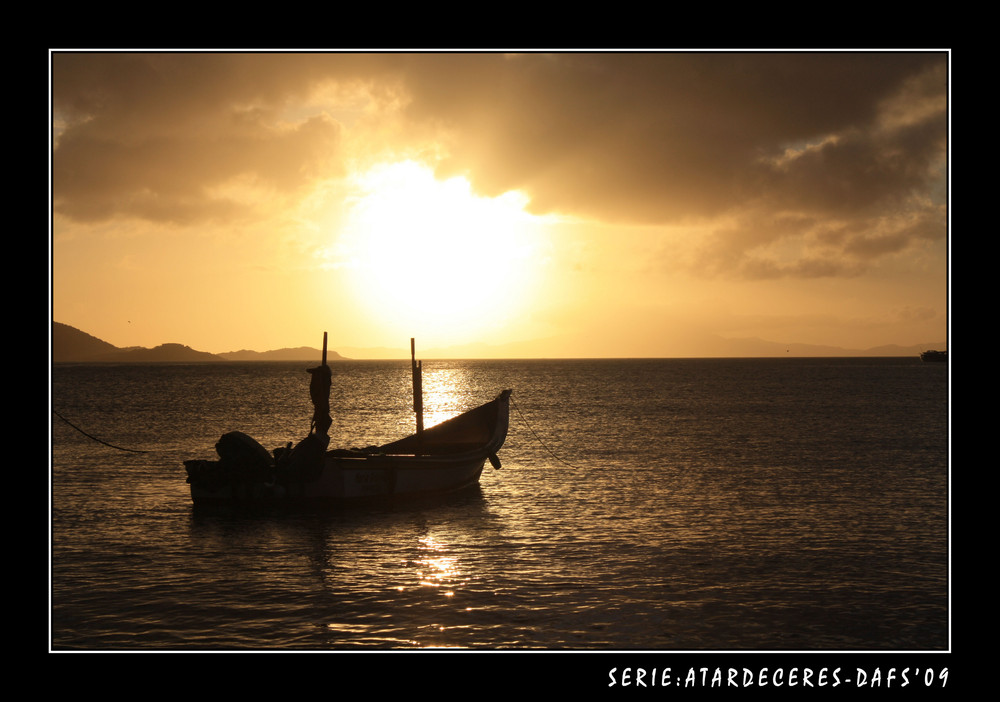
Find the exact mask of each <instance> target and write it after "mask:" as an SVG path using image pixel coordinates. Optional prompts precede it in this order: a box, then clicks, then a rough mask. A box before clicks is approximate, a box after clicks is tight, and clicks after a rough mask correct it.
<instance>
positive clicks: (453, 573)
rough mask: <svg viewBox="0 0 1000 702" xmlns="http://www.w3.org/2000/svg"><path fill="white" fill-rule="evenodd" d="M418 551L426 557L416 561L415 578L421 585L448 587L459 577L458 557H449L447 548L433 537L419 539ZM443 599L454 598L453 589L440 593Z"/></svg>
mask: <svg viewBox="0 0 1000 702" xmlns="http://www.w3.org/2000/svg"><path fill="white" fill-rule="evenodd" d="M420 550H421V551H423V552H425V553H426V555H425V556H424V557H422V558H420V559H419V560H418V561H417V567H418V570H417V577H418V579H419V582H420V584H421V585H423V586H426V587H437V588H441V587H448V586H450V585H452V584H454V581H455V580H457V579H458V578H460V577H461V571H460V570H459V568H458V557H457V556H453V555H449V554H448V553H447V547H446V546H445V545H444V544H442V543H441V542H439V541H435V540H434V538H433V537H430V536H425V537H421V539H420ZM441 594H442V595H444V596H445V597H454V596H455V591H454V590H453V589H448V590H443V591H442V592H441Z"/></svg>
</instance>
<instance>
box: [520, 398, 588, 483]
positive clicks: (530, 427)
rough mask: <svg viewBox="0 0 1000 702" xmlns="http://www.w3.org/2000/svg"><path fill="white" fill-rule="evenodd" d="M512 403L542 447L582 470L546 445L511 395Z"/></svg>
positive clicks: (561, 461)
mask: <svg viewBox="0 0 1000 702" xmlns="http://www.w3.org/2000/svg"><path fill="white" fill-rule="evenodd" d="M510 403H511V404H512V405H514V409H516V410H517V413H518V414H519V415H520V416H521V421H523V422H524V426H526V427H528V431H530V432H531V433H532V434H534V436H535V440H536V441H538V444H539V445H540V446H541V447H542V448H543V449H545V450H546V451H548V452H549V454H550V455H551V456H552V457H553V458H554V459H556V460H557V461H559V462H560V463H565V464H566V465H567V466H569V467H570V468H576V469H577V470H582V469H581V468H580V466H577V465H573V464H572V463H570V462H569V461H567V460H566V459H564V458H562V457H560V456H558V455H556V453H555V452H554V451H553V450H552V449H550V448H549V447H548V446H546V444H545V442H544V441H542V438H541V437H540V436H538V433H537V432H536V431H535V430H534V428H533V427H532V426H531V424H529V423H528V420H527V418H526V417H525V416H524V413H523V412H521V408H520V407H518V406H517V403H516V402H514V398H513V397H511V398H510Z"/></svg>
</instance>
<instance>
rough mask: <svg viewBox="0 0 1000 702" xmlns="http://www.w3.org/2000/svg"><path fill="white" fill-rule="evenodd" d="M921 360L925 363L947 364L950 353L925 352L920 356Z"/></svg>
mask: <svg viewBox="0 0 1000 702" xmlns="http://www.w3.org/2000/svg"><path fill="white" fill-rule="evenodd" d="M920 360H921V361H924V362H925V363H947V362H948V352H947V351H933V350H932V351H924V352H923V353H922V354H920Z"/></svg>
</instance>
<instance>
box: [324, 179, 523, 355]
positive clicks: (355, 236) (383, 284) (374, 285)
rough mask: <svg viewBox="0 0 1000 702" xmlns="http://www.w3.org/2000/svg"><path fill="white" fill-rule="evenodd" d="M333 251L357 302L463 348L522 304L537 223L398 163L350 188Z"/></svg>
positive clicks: (514, 207) (515, 208) (516, 205)
mask: <svg viewBox="0 0 1000 702" xmlns="http://www.w3.org/2000/svg"><path fill="white" fill-rule="evenodd" d="M357 187H358V189H359V190H360V193H361V195H360V197H359V198H358V199H357V200H356V201H354V203H353V206H352V208H351V212H350V214H349V216H348V222H347V226H346V228H345V231H344V234H343V238H342V239H341V244H342V248H341V250H342V251H344V252H345V253H346V254H347V255H348V256H349V257H350V262H351V266H350V269H351V271H352V273H353V275H354V279H353V283H354V288H355V290H356V294H357V295H358V297H359V298H360V302H361V303H362V304H363V305H364V306H365V307H366V308H367V310H368V312H369V314H371V315H374V316H375V317H377V318H378V320H379V321H380V322H382V323H383V324H386V325H390V326H392V327H393V328H401V329H403V330H406V334H409V335H414V334H416V335H419V336H421V337H423V338H429V339H435V340H438V341H439V342H440V341H452V342H453V341H456V340H464V339H465V338H467V337H468V336H469V335H470V334H473V333H475V332H478V331H482V330H485V329H490V328H495V327H496V326H497V324H498V322H499V321H501V320H503V319H507V318H510V317H511V316H513V315H515V314H516V313H517V312H518V311H519V310H521V309H522V308H523V306H524V305H525V304H526V303H527V302H528V301H529V299H530V298H529V295H528V293H529V291H530V290H531V288H532V287H533V286H534V284H535V282H536V278H537V276H536V275H535V274H536V273H537V268H538V266H537V265H536V261H537V256H538V254H537V250H538V247H539V243H540V231H541V223H540V221H539V220H537V219H536V218H533V217H532V216H530V215H528V214H527V213H525V212H524V210H523V207H524V205H525V199H524V198H523V197H522V196H520V195H518V194H517V193H506V194H504V195H502V196H500V197H496V198H484V197H479V196H477V195H475V194H474V193H473V192H472V189H471V187H470V185H469V182H468V181H467V180H466V179H465V178H462V177H456V178H451V179H449V180H447V181H444V182H442V181H438V180H436V179H435V178H434V175H433V173H432V172H431V170H430V169H429V168H427V167H426V166H422V165H420V164H418V163H415V162H412V161H407V162H401V163H395V164H391V165H383V166H378V167H376V168H373V169H372V170H370V171H368V172H367V173H365V174H363V175H362V176H360V177H359V178H358V179H357Z"/></svg>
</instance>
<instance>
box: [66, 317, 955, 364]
mask: <svg viewBox="0 0 1000 702" xmlns="http://www.w3.org/2000/svg"><path fill="white" fill-rule="evenodd" d="M553 341H559V340H558V339H539V340H535V341H524V342H510V343H502V344H499V345H489V344H481V343H476V344H466V345H464V346H451V347H448V348H428V349H422V350H421V351H420V354H421V356H422V357H423V358H424V359H473V358H492V359H497V358H553V356H552V352H551V349H552V348H553V345H552V343H551V342H553ZM562 342H563V343H561V344H559V346H560V347H562V348H572V349H579V350H582V351H583V353H574V355H572V356H556V358H606V357H612V356H609V355H608V354H607V352H606V349H605V348H602V347H601V346H600V344H599V343H598V344H597V345H595V344H594V342H593V340H588V339H585V338H571V339H570V343H568V344H567V343H566V340H565V339H563V340H562ZM946 348H947V344H946V343H945V342H937V343H930V344H922V345H920V346H896V345H889V346H878V347H875V348H870V349H845V348H839V347H835V346H819V345H812V344H794V343H778V342H773V341H767V340H764V339H758V338H747V339H726V338H722V337H718V336H712V335H705V334H702V335H700V336H699V335H697V334H690V335H685V336H683V337H681V338H680V341H679V342H678V343H677V344H676V345H675V346H674V347H673V348H672V351H673V353H672V354H668V355H665V356H664V357H668V358H780V357H784V358H820V357H855V358H857V357H866V358H870V357H886V356H895V357H905V356H912V357H919V356H920V354H921V353H922V352H923V351H927V350H928V349H946ZM409 350H410V349H409V346H408V345H407V347H406V348H403V347H400V348H398V349H392V348H353V347H352V348H345V349H341V351H343V352H344V354H341V353H338V352H336V351H330V350H328V351H327V359H328V360H330V361H350V360H356V359H365V360H403V359H407V358H409ZM602 352H603V353H602ZM321 355H322V351H320V350H319V349H315V348H311V347H308V346H300V347H298V348H283V349H276V350H274V351H249V350H246V349H244V350H241V351H230V352H228V353H207V352H205V351H197V350H195V349H192V348H191V347H189V346H185V345H183V344H176V343H174V344H161V345H159V346H157V347H155V348H151V349H147V348H143V347H126V348H119V347H117V346H113V345H112V344H109V343H108V342H106V341H102V340H101V339H98V338H96V337H94V336H91V335H90V334H87V333H86V332H83V331H80V330H79V329H76V328H74V327H71V326H69V325H68V324H61V323H59V322H53V323H52V361H53V362H55V363H108V362H110V363H205V362H215V361H304V362H308V363H316V362H318V361H319V358H320V356H321Z"/></svg>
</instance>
